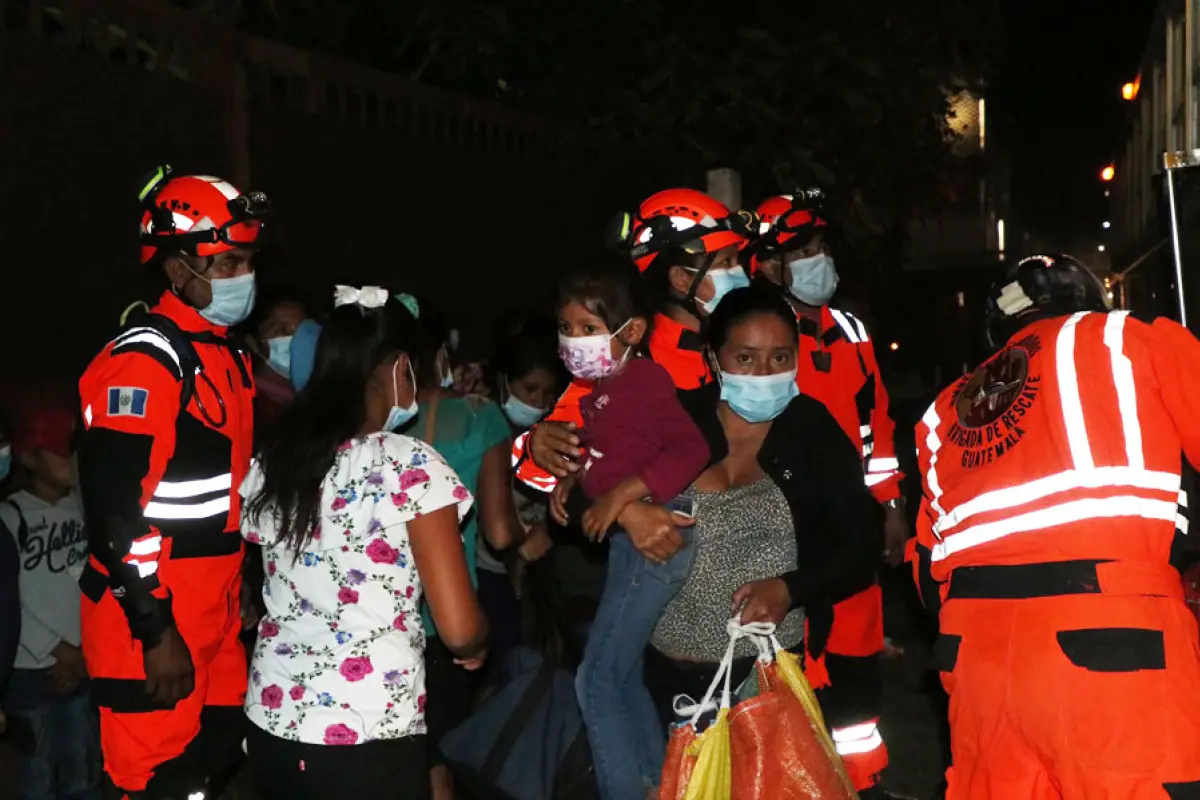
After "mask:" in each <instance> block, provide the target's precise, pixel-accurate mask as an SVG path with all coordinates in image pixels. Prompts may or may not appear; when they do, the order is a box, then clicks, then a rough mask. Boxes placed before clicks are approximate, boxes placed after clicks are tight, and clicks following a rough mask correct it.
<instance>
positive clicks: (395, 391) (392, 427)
mask: <svg viewBox="0 0 1200 800" xmlns="http://www.w3.org/2000/svg"><path fill="white" fill-rule="evenodd" d="M398 366H400V362H399V361H396V366H393V367H392V397H394V398H396V399H395V400H393V401H392V402H393V403H395V402H399V398H400V389H399V386H398V385H397V384H396V367H398ZM408 379H409V380H410V381H412V387H413V399H412V402H411V403H409V404H408V406H407V407H405V408H401V407H400V406H397V405H393V406H392V410H391V411H389V412H388V416H387V421H386V422H384V423H383V429H384V430H385V431H388V432H389V433H394V432H395V431H397V430H398V429H400V428H403V427H404V426H405V425H407V424H408V423H409V422H411V421H412V418H413V417H415V416H416V415H417V411H419V410H420V409H419V408H418V407H417V376H416V375H415V374H414V373H413V367H412V362H411V361H409V362H408Z"/></svg>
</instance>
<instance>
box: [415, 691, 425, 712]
mask: <svg viewBox="0 0 1200 800" xmlns="http://www.w3.org/2000/svg"><path fill="white" fill-rule="evenodd" d="M417 712H418V713H420V714H424V713H425V695H423V694H422V695H418V696H417Z"/></svg>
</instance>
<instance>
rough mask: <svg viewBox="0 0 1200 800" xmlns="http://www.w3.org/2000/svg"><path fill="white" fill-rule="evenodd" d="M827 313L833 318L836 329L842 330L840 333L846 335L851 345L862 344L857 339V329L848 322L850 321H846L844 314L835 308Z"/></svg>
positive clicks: (859, 339)
mask: <svg viewBox="0 0 1200 800" xmlns="http://www.w3.org/2000/svg"><path fill="white" fill-rule="evenodd" d="M829 313H830V315H831V316H832V317H833V321H834V322H836V323H837V324H838V327H839V328H841V329H842V333H844V334H846V338H847V339H849V340H850V342H851V343H852V344H859V343H860V342H862V339H861V338H859V335H858V329H857V328H856V327H855V326H854V324H853V323H851V322H850V320H848V319H846V315H845V314H843V313H842V312H841V311H838V310H837V309H836V308H831V309H829Z"/></svg>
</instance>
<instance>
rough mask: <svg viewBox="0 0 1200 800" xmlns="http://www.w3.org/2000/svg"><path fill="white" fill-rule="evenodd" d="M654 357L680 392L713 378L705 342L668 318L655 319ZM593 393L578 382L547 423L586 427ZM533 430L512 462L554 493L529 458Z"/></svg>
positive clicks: (525, 478)
mask: <svg viewBox="0 0 1200 800" xmlns="http://www.w3.org/2000/svg"><path fill="white" fill-rule="evenodd" d="M648 348H649V350H650V357H651V358H653V359H654V361H655V362H656V363H657V364H659V365H660V366H662V367H663V368H664V369H665V370H666V371H667V372H669V373H670V375H671V380H672V381H674V382H675V388H677V389H697V388H699V387H701V386H703V385H704V384H706V383H708V381H709V380H710V379H711V377H712V376H711V375H710V374H709V371H708V364H706V363H705V361H704V352H703V351H704V340H703V339H702V338H701V336H700V334H699V333H698V332H696V331H693V330H690V329H688V328H686V327H684V326H683V325H681V324H680V323H678V322H676V321H675V320H673V319H671V318H670V317H668V316H667V315H666V314H655V315H654V326H653V328H652V329H651V331H650V341H649V342H648ZM591 393H592V384H591V382H590V381H585V380H582V379H580V378H576V379H575V380H573V381H571V385H570V386H568V387H567V390H566V391H565V392H563V395H562V397H560V398H558V402H557V403H555V404H554V410H552V411H551V412H550V414H549V415H547V417H546V421H547V422H573V423H575V425H577V426H579V427H582V426H583V417H582V416H581V415H580V413H579V402H580V401H581V400H582V399H583V398H585V397H587V396H588V395H589V394H591ZM531 433H533V429H530V430H528V431H526V432H525V433H523V434H521V435H520V436H518V437H517V438H516V439H515V440H514V441H513V451H512V460H513V468H514V469H515V470H516V474H517V478H518V480H520V481H521V482H523V483H525V484H526V485H528V486H531V487H532V488H534V489H538V490H539V491H543V492H549V491H552V490H553V489H554V485H555V483H557V480H556V479H555V477H554V476H553V475H551V474H550V473H549V472H546V471H545V470H544V469H542V468H541V467H539V466H538V465H537V464H534V463H533V459H532V458H527V457H526V453H525V443H526V441H527V440H528V438H529V435H530V434H531Z"/></svg>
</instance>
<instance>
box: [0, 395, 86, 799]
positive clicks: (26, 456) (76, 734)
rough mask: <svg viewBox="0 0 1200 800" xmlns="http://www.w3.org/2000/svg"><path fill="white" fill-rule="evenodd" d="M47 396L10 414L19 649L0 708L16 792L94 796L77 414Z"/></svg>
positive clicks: (10, 532)
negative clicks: (14, 757)
mask: <svg viewBox="0 0 1200 800" xmlns="http://www.w3.org/2000/svg"><path fill="white" fill-rule="evenodd" d="M46 394H47V396H45V397H36V398H34V397H30V398H27V400H26V402H25V403H24V404H23V406H24V407H23V408H21V409H19V411H18V413H17V415H16V417H15V419H14V429H13V430H14V433H13V445H12V451H13V453H14V455H15V457H16V460H17V462H18V463H19V464H20V466H21V468H22V473H21V474H22V478H23V480H22V483H23V485H24V488H22V489H21V490H20V491H18V492H16V493H14V494H13V495H11V496H10V497H9V498H8V500H7V501H5V502H3V503H0V524H2V525H3V528H4V530H0V536H5V537H6V538H9V539H10V540H11V541H15V542H16V545H17V550H18V552H19V554H20V564H19V569H20V572H19V579H18V581H19V587H20V588H19V592H20V605H21V634H20V645H19V647H18V649H17V653H16V659H15V662H14V665H13V666H14V669H13V674H12V678H11V681H10V683H9V686H8V689H7V691H6V693H5V697H4V707H5V711H6V713H7V715H8V720H9V732H10V734H11V735H12V736H13V737H14V741H16V742H17V745H18V746H17V750H18V752H19V753H20V756H21V763H20V768H19V774H18V779H17V783H18V791H17V794H18V796H20V797H71V798H95V799H96V800H99V797H100V788H99V785H100V784H99V778H100V752H99V746H100V738H99V737H100V732H99V720H98V718H97V717H96V715H95V712H94V711H93V710H92V706H91V701H90V699H89V692H88V674H87V668H86V666H85V664H84V660H83V651H82V649H81V648H80V641H81V637H80V620H79V602H80V590H79V583H78V581H79V576H80V575H81V574H82V573H83V568H84V566H85V565H86V563H87V557H88V545H87V537H86V535H85V533H84V526H83V508H82V506H81V505H80V502H79V496H78V494H77V493H76V491H75V471H74V466H73V464H72V456H71V438H72V433H73V430H74V425H75V415H74V414H73V413H72V412H71V411H70V410H69V408H68V407H67V406H66V405H65V404H62V403H58V402H55V400H54V398H53V397H52V396H50V395H49V393H46Z"/></svg>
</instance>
